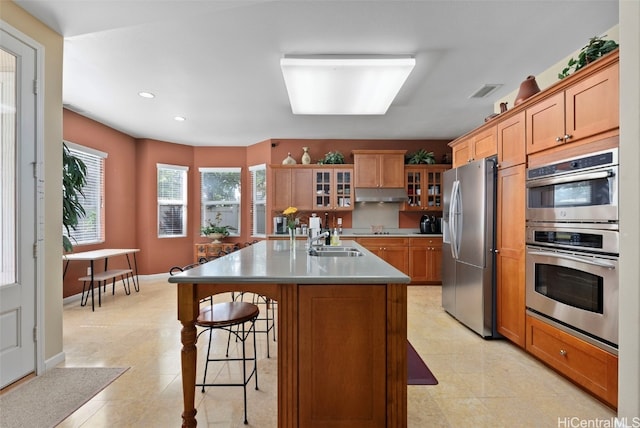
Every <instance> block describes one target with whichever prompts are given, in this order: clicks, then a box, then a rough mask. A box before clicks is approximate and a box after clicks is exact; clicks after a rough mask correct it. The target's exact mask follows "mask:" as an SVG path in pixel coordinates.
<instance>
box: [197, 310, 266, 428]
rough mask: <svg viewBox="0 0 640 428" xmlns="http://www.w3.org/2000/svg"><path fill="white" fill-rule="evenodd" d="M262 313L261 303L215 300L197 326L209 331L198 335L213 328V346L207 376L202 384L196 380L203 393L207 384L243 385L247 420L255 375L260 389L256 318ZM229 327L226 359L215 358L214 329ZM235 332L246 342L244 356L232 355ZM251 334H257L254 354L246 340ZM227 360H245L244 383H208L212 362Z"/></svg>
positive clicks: (209, 346)
mask: <svg viewBox="0 0 640 428" xmlns="http://www.w3.org/2000/svg"><path fill="white" fill-rule="evenodd" d="M259 314H260V309H258V306H256V305H254V304H253V303H249V302H224V303H215V304H213V305H210V306H206V307H205V308H203V309H201V310H200V314H199V315H198V319H197V320H196V325H197V326H199V327H203V328H204V329H205V330H203V331H201V332H200V333H199V334H198V337H199V336H200V335H201V334H202V333H204V332H205V331H207V330H208V331H209V345H208V347H207V360H206V363H205V366H204V375H203V376H202V383H196V386H201V387H202V392H205V387H207V386H241V387H242V390H243V397H244V423H245V424H247V423H249V422H248V420H247V384H248V383H249V381H250V380H251V377H254V378H255V384H256V390H257V389H258V364H257V352H256V328H255V321H256V318H258V315H259ZM246 323H249V328H248V329H246V328H245V326H246ZM214 329H219V330H225V331H227V332H229V335H228V336H227V350H226V353H225V358H213V357H211V343H212V342H213V330H214ZM232 334H233V335H234V336H235V337H236V339H237V340H238V341H240V342H241V343H242V356H241V357H235V358H234V357H229V344H230V338H231V335H232ZM249 336H253V355H252V356H247V352H246V346H245V345H246V340H247V338H249ZM220 361H222V362H226V361H241V362H242V382H232V383H212V382H207V370H208V369H209V363H210V362H220ZM251 361H253V367H250V369H249V370H247V363H250V362H251Z"/></svg>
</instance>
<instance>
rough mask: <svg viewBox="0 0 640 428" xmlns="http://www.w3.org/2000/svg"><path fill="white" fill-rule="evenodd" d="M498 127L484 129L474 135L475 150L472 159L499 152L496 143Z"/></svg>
mask: <svg viewBox="0 0 640 428" xmlns="http://www.w3.org/2000/svg"><path fill="white" fill-rule="evenodd" d="M496 141H497V138H496V127H495V126H492V127H490V128H487V129H484V130H482V131H481V132H479V133H477V134H476V135H474V136H473V152H472V159H473V160H478V159H484V158H487V157H489V156H493V155H495V154H496V153H498V147H497V144H496Z"/></svg>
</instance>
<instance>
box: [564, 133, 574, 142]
mask: <svg viewBox="0 0 640 428" xmlns="http://www.w3.org/2000/svg"><path fill="white" fill-rule="evenodd" d="M571 138H573V135H569V134H564V139H565V141H566V140H570V139H571Z"/></svg>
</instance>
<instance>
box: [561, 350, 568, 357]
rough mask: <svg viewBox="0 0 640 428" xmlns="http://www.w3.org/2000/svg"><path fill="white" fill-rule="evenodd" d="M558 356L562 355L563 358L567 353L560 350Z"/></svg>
mask: <svg viewBox="0 0 640 428" xmlns="http://www.w3.org/2000/svg"><path fill="white" fill-rule="evenodd" d="M560 355H562V356H563V357H566V356H567V351H565V350H564V349H561V350H560Z"/></svg>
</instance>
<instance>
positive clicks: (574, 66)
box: [558, 35, 618, 79]
mask: <svg viewBox="0 0 640 428" xmlns="http://www.w3.org/2000/svg"><path fill="white" fill-rule="evenodd" d="M603 37H607V36H606V35H605V36H603ZM617 48H618V44H617V43H616V42H615V41H613V40H603V39H602V37H598V36H596V37H592V38H590V39H589V43H588V44H587V45H586V46H585V47H583V48H582V49H581V50H580V53H579V54H578V59H575V58H571V59H570V60H569V62H568V63H567V66H566V67H565V68H564V69H563V70H562V72H560V73H559V74H558V79H564V78H565V77H567V76H569V74H571V73H575V72H576V71H578V70H580V69H581V68H582V67H584V66H585V65H587V64H589V63H591V62H593V61H595V60H596V59H598V58H600V57H602V56H604V55H606V54H608V53H609V52H611V51H614V50H616V49H617Z"/></svg>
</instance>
